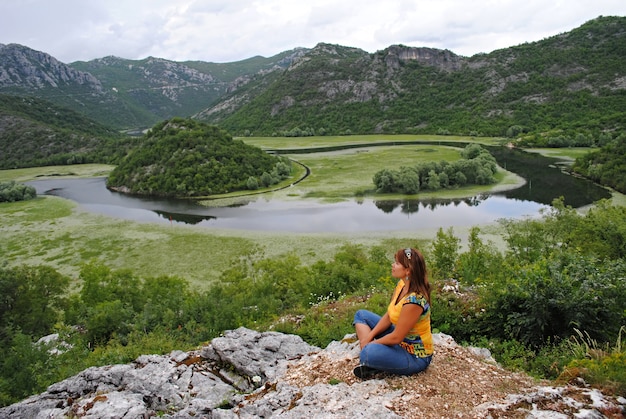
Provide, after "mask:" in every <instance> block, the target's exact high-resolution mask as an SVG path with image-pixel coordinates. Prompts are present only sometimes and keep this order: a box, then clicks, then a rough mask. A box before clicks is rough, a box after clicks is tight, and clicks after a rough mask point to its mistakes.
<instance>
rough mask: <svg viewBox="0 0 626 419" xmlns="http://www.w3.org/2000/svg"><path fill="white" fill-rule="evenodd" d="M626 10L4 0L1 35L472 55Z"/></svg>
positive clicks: (123, 50) (245, 52)
mask: <svg viewBox="0 0 626 419" xmlns="http://www.w3.org/2000/svg"><path fill="white" fill-rule="evenodd" d="M598 16H626V1H625V0H563V1H562V0H314V1H304V0H0V44H10V43H17V44H22V45H25V46H27V47H30V48H32V49H35V50H39V51H43V52H46V53H48V54H50V55H52V56H53V57H55V58H57V59H58V60H60V61H62V62H64V63H71V62H73V61H78V60H84V61H87V60H92V59H94V58H102V57H105V56H108V55H115V56H118V57H121V58H127V59H143V58H146V57H148V56H153V57H159V58H165V59H169V60H174V61H186V60H201V61H209V62H232V61H239V60H243V59H246V58H250V57H253V56H255V55H262V56H264V57H270V56H272V55H275V54H278V53H280V52H283V51H286V50H290V49H293V48H296V47H306V48H312V47H314V46H315V45H316V44H318V43H319V42H326V43H331V44H339V45H343V46H348V47H356V48H361V49H363V50H365V51H368V52H375V51H378V50H382V49H384V48H386V47H388V46H390V45H394V44H403V45H408V46H415V47H432V48H440V49H449V50H451V51H453V52H455V53H457V54H460V55H465V56H471V55H474V54H476V53H479V52H491V51H493V50H496V49H499V48H505V47H510V46H514V45H519V44H522V43H524V42H533V41H539V40H541V39H544V38H547V37H550V36H553V35H557V34H559V33H563V32H568V31H570V30H572V29H574V28H577V27H578V26H580V25H582V24H583V23H585V22H587V21H589V20H591V19H594V18H596V17H598Z"/></svg>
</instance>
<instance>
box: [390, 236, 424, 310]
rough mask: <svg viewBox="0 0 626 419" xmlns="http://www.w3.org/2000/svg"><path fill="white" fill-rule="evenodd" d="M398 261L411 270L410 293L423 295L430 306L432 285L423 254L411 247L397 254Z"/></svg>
mask: <svg viewBox="0 0 626 419" xmlns="http://www.w3.org/2000/svg"><path fill="white" fill-rule="evenodd" d="M396 260H397V261H398V262H400V263H401V264H402V266H404V267H405V268H409V269H410V270H411V273H410V276H411V280H410V281H409V292H414V293H416V294H418V295H419V294H421V295H423V296H424V297H426V300H428V303H429V304H430V283H429V282H428V271H427V270H426V261H425V260H424V256H423V255H422V253H421V252H420V251H419V250H417V249H413V248H411V247H409V248H406V249H400V250H398V251H397V252H396Z"/></svg>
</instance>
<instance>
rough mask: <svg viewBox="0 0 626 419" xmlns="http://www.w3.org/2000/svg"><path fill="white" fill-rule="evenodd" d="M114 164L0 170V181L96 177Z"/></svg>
mask: <svg viewBox="0 0 626 419" xmlns="http://www.w3.org/2000/svg"><path fill="white" fill-rule="evenodd" d="M113 167H114V166H111V165H108V164H75V165H71V166H43V167H28V168H25V169H11V170H0V182H6V181H9V180H14V181H16V182H27V181H29V180H35V179H46V178H51V177H97V176H106V175H108V174H109V172H111V170H113Z"/></svg>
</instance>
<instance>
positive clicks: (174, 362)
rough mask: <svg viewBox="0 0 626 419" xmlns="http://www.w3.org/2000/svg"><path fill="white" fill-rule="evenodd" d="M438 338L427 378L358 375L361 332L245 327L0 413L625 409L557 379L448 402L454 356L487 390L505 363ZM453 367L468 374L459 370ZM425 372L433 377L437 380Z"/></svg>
mask: <svg viewBox="0 0 626 419" xmlns="http://www.w3.org/2000/svg"><path fill="white" fill-rule="evenodd" d="M436 344H437V347H438V348H439V351H440V352H441V357H440V361H439V362H440V365H438V366H437V365H435V362H434V363H433V365H431V367H430V368H429V369H428V370H427V372H426V373H422V374H424V375H422V378H423V379H419V377H420V376H418V378H417V379H416V378H415V377H404V378H390V377H387V378H385V377H384V376H383V377H374V379H372V380H367V381H360V380H358V379H356V378H354V377H349V378H348V376H347V375H345V374H346V373H347V371H351V369H352V368H353V367H354V366H355V365H356V363H357V362H358V354H359V348H358V343H357V342H356V341H355V339H354V336H351V335H349V336H346V337H345V338H344V339H343V340H342V341H340V342H332V343H331V344H330V345H328V347H326V348H325V349H324V350H322V349H320V348H317V347H314V346H311V345H309V344H307V343H306V342H304V341H303V340H302V339H301V338H299V337H297V336H294V335H286V334H281V333H277V332H264V333H259V332H255V331H252V330H249V329H245V328H239V329H236V330H232V331H228V332H226V333H225V334H224V335H223V336H222V337H218V338H215V339H213V341H212V342H211V343H210V344H208V345H207V346H204V347H202V348H201V349H199V350H197V351H191V352H182V351H175V352H172V353H170V354H168V355H163V356H157V355H144V356H141V357H139V358H137V359H136V360H135V361H134V362H133V363H131V364H127V365H109V366H105V367H93V368H89V369H87V370H85V371H83V372H81V373H80V374H78V375H76V376H74V377H71V378H68V379H66V380H64V381H61V382H59V383H56V384H53V385H51V386H50V387H49V388H48V390H47V391H46V392H44V393H42V394H39V395H35V396H32V397H30V398H28V399H26V400H23V401H21V402H19V403H16V404H14V405H11V406H8V407H5V408H3V409H0V417H1V418H28V419H32V418H66V417H81V418H147V417H152V416H160V417H169V418H189V417H194V418H221V419H230V418H259V417H276V418H302V417H314V418H335V417H337V418H347V417H376V418H399V417H415V416H416V415H417V416H419V417H423V418H430V417H442V416H443V417H459V418H464V417H510V415H511V414H513V413H515V414H517V416H515V417H529V418H536V417H554V418H560V417H572V415H575V416H576V417H583V418H596V417H618V416H611V414H612V413H611V412H613V414H615V415H618V414H623V413H624V406H625V405H626V400H624V399H619V398H611V397H606V396H603V395H602V394H601V393H599V392H597V391H595V390H591V389H581V390H580V392H586V393H585V397H583V398H581V400H586V402H584V401H578V400H576V398H575V396H574V391H573V390H572V389H571V388H569V387H559V388H557V387H549V386H538V387H536V388H533V389H531V390H530V391H525V392H524V393H523V394H510V395H507V396H506V397H493V396H489V395H485V394H483V395H482V396H481V398H480V404H478V405H476V406H474V405H472V403H469V402H468V400H455V399H454V394H450V393H448V396H447V397H448V398H447V399H446V398H445V397H444V401H445V403H443V404H440V403H439V402H438V401H437V400H439V399H440V398H441V395H437V393H438V391H437V389H436V388H433V384H432V383H435V384H434V386H435V387H436V386H439V387H441V388H442V389H443V388H444V387H445V386H446V385H448V384H449V383H446V382H443V381H442V379H441V378H442V377H443V375H438V374H442V372H443V371H445V369H446V365H448V364H449V365H451V366H452V367H453V368H456V367H455V365H456V364H454V362H453V359H454V358H455V357H459V356H460V357H462V358H463V364H462V365H467V366H468V368H469V369H470V370H471V371H470V373H472V374H473V377H474V380H472V381H471V382H470V381H468V382H467V387H468V388H472V389H474V390H473V391H480V389H481V384H480V383H481V371H489V374H491V376H492V377H496V376H501V375H503V373H504V372H503V371H504V370H502V369H501V368H499V367H498V366H497V365H494V361H493V360H492V359H490V357H489V354H488V352H487V353H485V351H484V350H475V351H474V353H473V352H472V351H470V350H467V351H466V350H465V348H460V347H458V345H456V343H454V341H453V340H452V339H451V338H450V337H448V336H445V335H437V336H436ZM455 354H456V355H455ZM478 356H480V358H479V357H478ZM451 373H452V374H455V375H461V376H463V374H464V372H463V371H458V370H456V371H451ZM342 374H343V375H342ZM427 374H430V375H431V376H432V377H430V378H431V379H432V378H434V379H435V380H434V381H432V380H431V381H429V378H428V377H427ZM494 374H495V375H494ZM337 377H339V378H337ZM342 377H343V378H342ZM394 380H395V381H394ZM403 380H404V381H403ZM498 380H500V382H504V381H502V378H500V379H498ZM500 382H498V383H496V385H500ZM410 383H412V384H410ZM415 384H417V385H419V387H417V390H416V387H413V386H414V385H415ZM476 389H478V390H476ZM442 393H444V394H445V393H447V391H444V392H442ZM420 403H424V404H425V405H433V406H436V411H435V412H432V411H429V410H428V409H425V408H422V407H420V406H421V405H420ZM454 406H460V407H459V408H455V407H454ZM463 406H465V407H463ZM559 409H560V410H559ZM561 412H565V413H561ZM418 413H419V414H418ZM550 414H551V416H547V415H550Z"/></svg>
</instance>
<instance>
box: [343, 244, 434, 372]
mask: <svg viewBox="0 0 626 419" xmlns="http://www.w3.org/2000/svg"><path fill="white" fill-rule="evenodd" d="M391 275H392V276H393V277H394V278H398V279H399V281H398V284H397V285H396V289H395V291H394V293H393V296H392V297H391V301H390V302H389V306H388V307H387V313H385V315H384V316H382V317H381V316H379V315H377V314H375V313H372V312H371V311H368V310H359V311H357V312H356V313H355V315H354V323H353V324H354V327H355V329H356V335H357V338H358V339H359V343H360V345H361V355H360V361H361V363H360V365H359V366H358V367H356V368H355V369H354V374H355V375H356V376H357V377H359V378H366V377H369V376H371V375H373V374H375V373H377V372H388V373H392V374H401V375H410V374H415V373H418V372H420V371H423V370H425V369H426V368H427V367H428V365H430V361H431V359H432V355H433V338H432V334H431V331H430V284H429V283H428V277H427V272H426V262H425V261H424V257H423V256H422V254H421V253H420V252H419V251H418V250H416V249H413V248H407V249H400V250H398V251H397V252H396V254H395V260H394V262H393V264H392V265H391Z"/></svg>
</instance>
